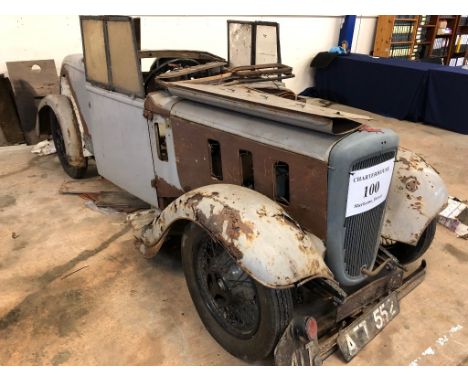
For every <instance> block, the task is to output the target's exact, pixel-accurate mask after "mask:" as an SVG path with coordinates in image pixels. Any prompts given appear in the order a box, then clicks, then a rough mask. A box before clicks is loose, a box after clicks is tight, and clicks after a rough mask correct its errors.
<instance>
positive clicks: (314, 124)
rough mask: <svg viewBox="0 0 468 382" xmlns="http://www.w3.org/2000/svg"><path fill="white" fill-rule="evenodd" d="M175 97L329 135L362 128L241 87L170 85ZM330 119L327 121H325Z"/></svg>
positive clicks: (340, 115)
mask: <svg viewBox="0 0 468 382" xmlns="http://www.w3.org/2000/svg"><path fill="white" fill-rule="evenodd" d="M167 86H168V90H169V92H170V93H171V94H172V95H175V96H179V97H181V98H186V99H190V100H193V101H196V102H201V103H205V104H208V105H213V106H217V107H221V108H225V109H231V110H238V111H240V112H242V113H246V114H249V115H252V116H256V117H262V118H267V119H269V120H273V121H280V122H283V123H288V124H291V125H293V126H299V127H302V128H305V129H309V130H315V131H320V132H323V133H327V134H346V133H349V132H351V131H354V130H355V129H357V128H358V127H359V125H360V123H358V122H354V121H352V120H351V119H348V118H346V113H345V112H342V111H338V110H332V109H330V108H322V107H320V106H316V105H313V104H310V103H307V102H301V101H295V100H290V99H285V98H281V97H278V96H276V95H274V94H265V93H261V92H258V91H256V90H255V89H249V88H247V87H245V86H241V85H233V86H228V85H208V84H192V83H189V82H176V83H167ZM325 117H326V118H325Z"/></svg>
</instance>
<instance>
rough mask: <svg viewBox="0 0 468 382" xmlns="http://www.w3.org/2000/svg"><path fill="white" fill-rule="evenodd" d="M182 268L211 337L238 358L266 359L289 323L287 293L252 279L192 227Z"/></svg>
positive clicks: (185, 241) (184, 239) (202, 231)
mask: <svg viewBox="0 0 468 382" xmlns="http://www.w3.org/2000/svg"><path fill="white" fill-rule="evenodd" d="M182 264H183V267H184V273H185V279H186V281H187V287H188V289H189V292H190V296H191V297H192V300H193V303H194V305H195V308H196V309H197V312H198V314H199V315H200V318H201V320H202V321H203V324H204V325H205V327H206V329H207V330H208V331H209V332H210V334H211V335H212V336H213V338H214V339H215V340H216V341H218V343H219V344H220V345H221V346H223V347H224V349H226V350H227V351H228V352H230V353H231V354H233V355H234V356H236V357H239V358H242V359H245V360H251V361H254V360H260V359H264V358H266V357H268V356H269V355H270V354H271V353H272V352H273V350H274V348H275V346H276V344H277V342H278V340H279V338H280V337H281V335H282V334H283V332H284V329H285V328H286V326H287V325H288V324H289V321H290V319H291V315H292V310H293V301H292V295H291V291H290V290H289V289H272V288H267V287H265V286H263V285H261V284H260V283H258V282H257V281H255V280H254V279H253V278H252V277H251V276H250V275H249V274H247V272H245V271H244V270H243V269H242V267H241V266H240V264H238V262H237V261H236V259H235V258H234V257H233V256H232V255H231V254H230V252H229V250H228V249H227V248H226V247H225V246H223V245H222V244H221V243H220V242H218V241H217V240H215V239H213V238H212V236H211V235H210V234H209V233H208V231H206V230H205V229H204V228H201V227H200V226H198V225H197V224H195V223H189V224H188V225H187V226H186V228H185V230H184V234H183V237H182Z"/></svg>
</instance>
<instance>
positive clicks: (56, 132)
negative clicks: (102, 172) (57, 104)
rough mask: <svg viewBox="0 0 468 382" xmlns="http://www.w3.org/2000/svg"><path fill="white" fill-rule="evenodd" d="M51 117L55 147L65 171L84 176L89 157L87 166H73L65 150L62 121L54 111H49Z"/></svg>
mask: <svg viewBox="0 0 468 382" xmlns="http://www.w3.org/2000/svg"><path fill="white" fill-rule="evenodd" d="M49 118H50V121H49V122H50V130H51V132H52V138H53V140H54V145H55V149H56V150H57V155H58V157H59V160H60V163H61V165H62V167H63V169H64V170H65V172H66V173H67V174H68V175H69V176H70V177H72V178H74V179H80V178H83V177H84V176H85V174H86V170H87V168H88V158H85V166H84V167H77V166H72V165H71V164H70V163H69V162H68V157H67V152H66V150H65V142H64V141H63V135H62V129H61V128H60V123H59V121H58V120H57V117H56V115H55V113H54V112H52V111H51V112H49Z"/></svg>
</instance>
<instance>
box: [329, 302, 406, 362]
mask: <svg viewBox="0 0 468 382" xmlns="http://www.w3.org/2000/svg"><path fill="white" fill-rule="evenodd" d="M398 313H400V307H399V304H398V299H397V296H396V294H395V293H393V294H391V295H390V296H389V297H387V298H386V299H385V300H383V301H381V302H379V303H378V304H377V305H375V306H374V307H373V308H372V309H370V310H368V311H367V312H366V313H365V314H364V315H363V316H362V317H361V318H359V319H358V320H356V321H355V322H353V323H352V324H351V325H350V326H348V327H347V328H346V329H344V330H343V331H341V332H340V334H339V336H338V341H337V342H338V346H339V348H340V350H341V352H342V353H343V356H344V358H345V359H346V361H349V360H351V359H352V358H353V357H354V356H355V355H356V354H357V353H358V352H359V351H360V350H361V349H362V348H363V347H364V346H366V344H367V343H369V342H370V340H372V339H373V338H374V337H375V336H376V335H377V334H379V332H380V331H381V330H382V329H383V328H384V327H385V326H386V325H387V324H388V323H389V322H390V321H391V320H392V319H393V318H394V317H395V316H396V315H397V314H398Z"/></svg>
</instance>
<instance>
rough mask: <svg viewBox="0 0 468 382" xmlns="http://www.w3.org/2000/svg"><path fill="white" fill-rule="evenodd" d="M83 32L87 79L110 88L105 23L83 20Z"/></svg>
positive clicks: (95, 20)
mask: <svg viewBox="0 0 468 382" xmlns="http://www.w3.org/2000/svg"><path fill="white" fill-rule="evenodd" d="M81 30H82V38H83V53H84V60H85V68H86V78H87V80H88V81H90V82H92V83H95V84H99V85H101V86H103V87H106V88H108V87H109V86H110V81H109V73H108V70H107V55H106V44H105V37H104V35H105V34H104V33H105V32H104V21H103V20H98V19H94V18H90V19H83V18H82V19H81Z"/></svg>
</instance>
